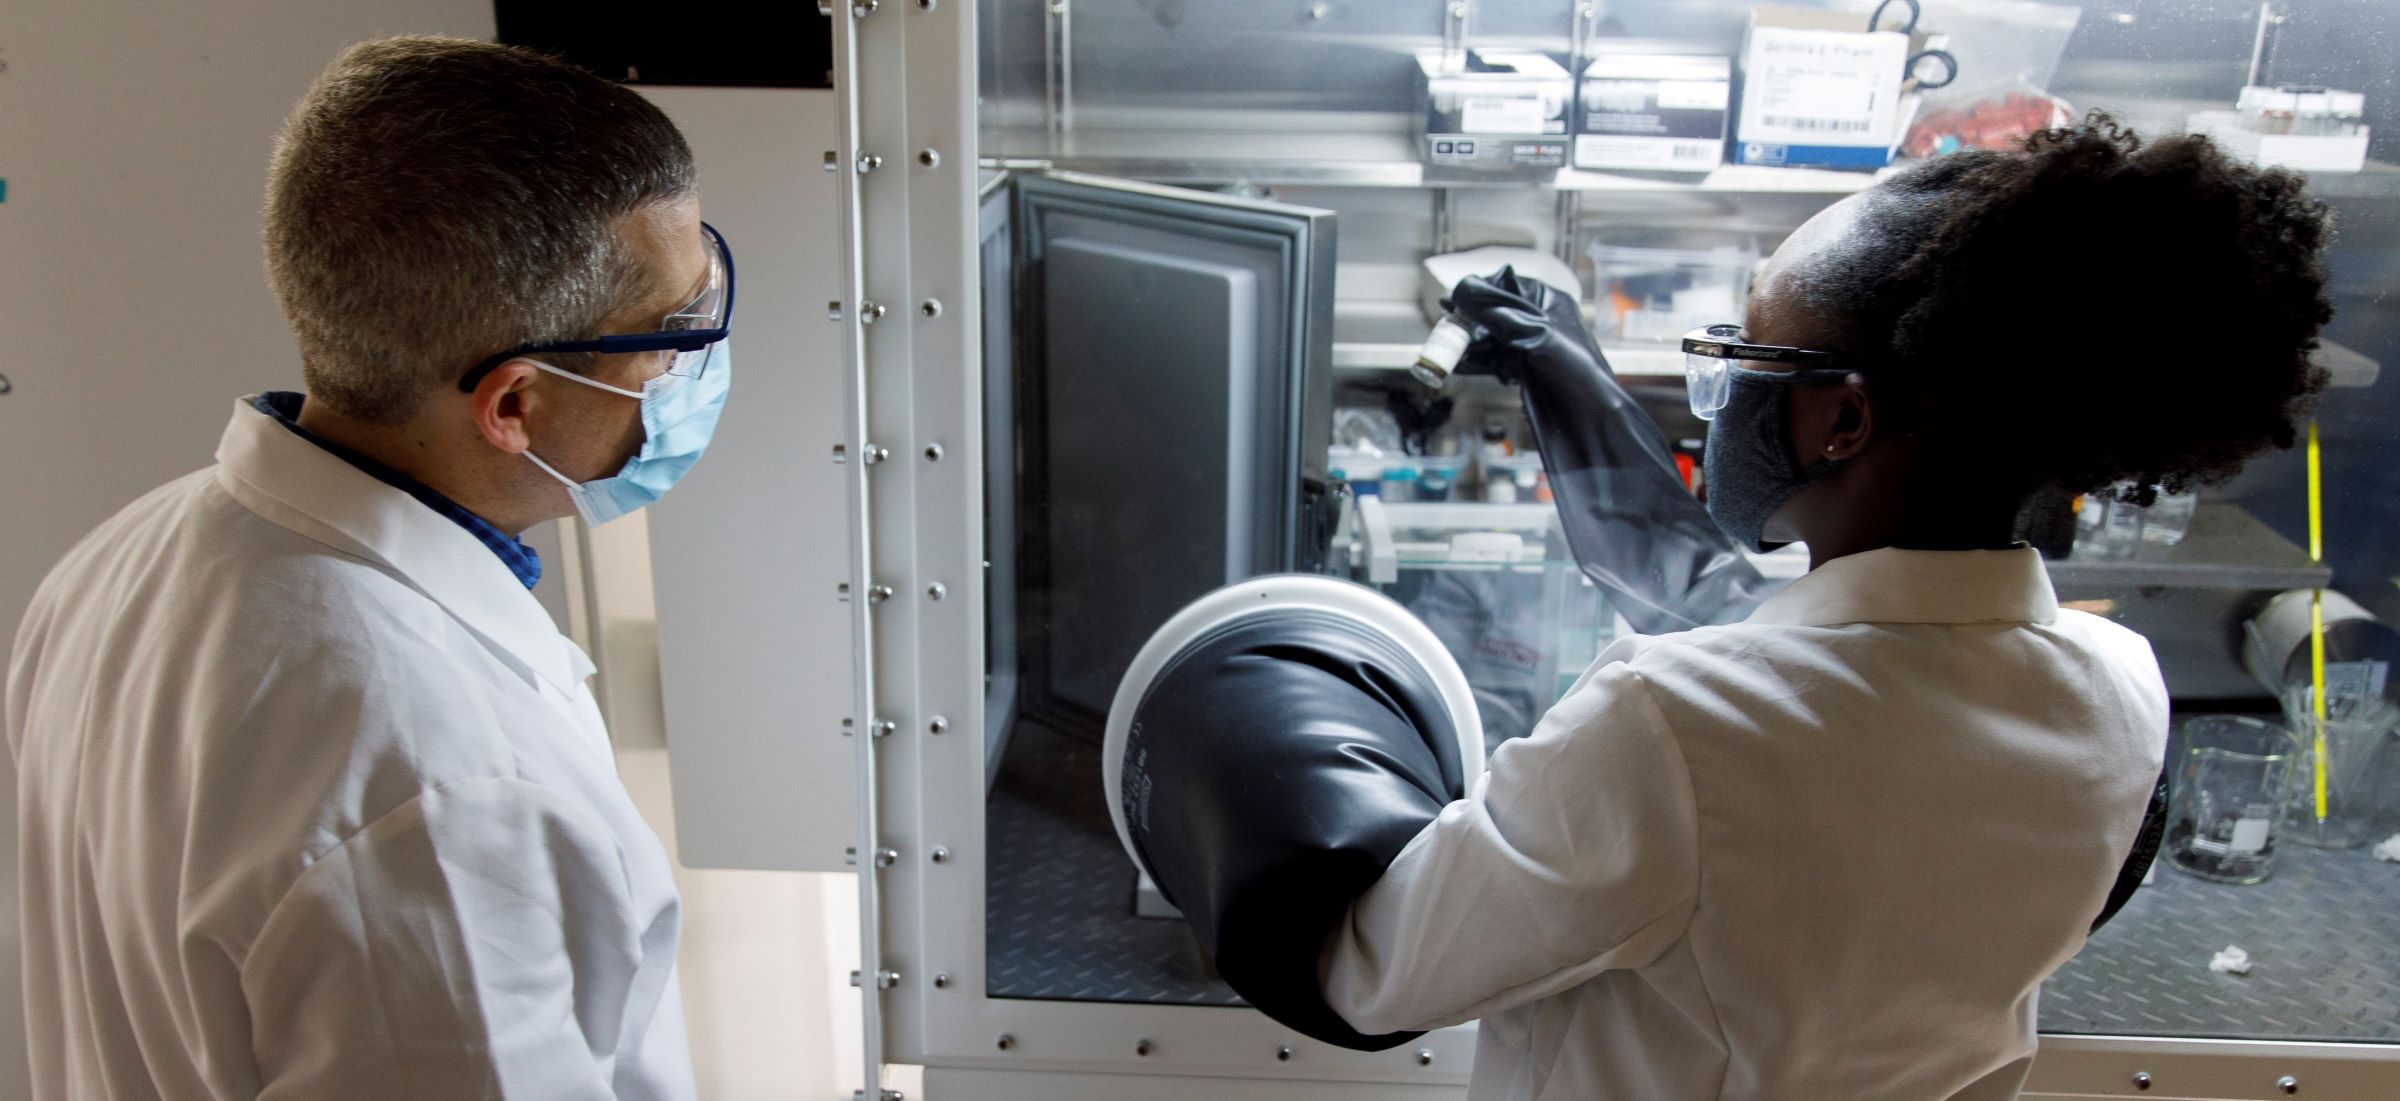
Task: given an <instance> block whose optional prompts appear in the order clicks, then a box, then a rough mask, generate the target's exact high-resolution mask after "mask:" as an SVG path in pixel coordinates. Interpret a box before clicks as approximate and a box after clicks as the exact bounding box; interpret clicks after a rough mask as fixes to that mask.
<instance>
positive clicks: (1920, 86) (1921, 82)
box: [1867, 0, 1958, 92]
mask: <svg viewBox="0 0 2400 1101" xmlns="http://www.w3.org/2000/svg"><path fill="white" fill-rule="evenodd" d="M1894 4H1905V5H1907V6H1908V25H1907V26H1905V27H1902V28H1900V30H1899V33H1901V34H1915V33H1917V20H1918V19H1919V18H1920V17H1922V16H1923V15H1924V14H1925V9H1924V8H1923V7H1921V6H1919V5H1918V3H1917V0H1883V3H1880V4H1877V5H1875V14H1873V15H1870V16H1868V17H1867V33H1868V34H1873V33H1875V32H1876V31H1877V30H1878V29H1880V27H1881V24H1882V23H1883V13H1884V12H1886V11H1889V10H1891V7H1892V5H1894ZM1926 61H1934V62H1939V63H1940V64H1941V66H1942V78H1941V79H1940V80H1927V79H1925V78H1923V77H1921V76H1918V75H1917V68H1918V65H1919V64H1920V63H1922V62H1926ZM1900 71H1901V72H1902V73H1903V74H1906V76H1907V78H1908V79H1910V80H1913V81H1916V84H1917V90H1918V91H1921V92H1922V91H1931V90H1932V89H1935V88H1947V87H1949V86H1950V82H1951V81H1954V80H1957V79H1958V59H1957V58H1956V57H1953V56H1951V55H1950V51H1948V50H1919V51H1917V52H1916V53H1913V54H1910V55H1908V60H1907V61H1904V62H1902V63H1901V65H1900Z"/></svg>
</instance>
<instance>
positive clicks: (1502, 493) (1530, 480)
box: [1483, 451, 1543, 504]
mask: <svg viewBox="0 0 2400 1101" xmlns="http://www.w3.org/2000/svg"><path fill="white" fill-rule="evenodd" d="M1542 488H1543V487H1542V456H1541V453H1540V452H1538V451H1520V452H1517V453H1516V454H1513V455H1494V454H1490V453H1486V454H1485V455H1484V456H1483V499H1484V500H1486V501H1491V502H1494V503H1496V504H1514V503H1519V502H1530V501H1539V500H1542V499H1543V495H1542Z"/></svg>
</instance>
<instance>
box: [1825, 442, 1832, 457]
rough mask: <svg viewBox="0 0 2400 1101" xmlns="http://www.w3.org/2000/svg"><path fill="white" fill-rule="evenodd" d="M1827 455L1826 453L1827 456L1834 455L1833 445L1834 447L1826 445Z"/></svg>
mask: <svg viewBox="0 0 2400 1101" xmlns="http://www.w3.org/2000/svg"><path fill="white" fill-rule="evenodd" d="M1825 453H1826V454H1828V455H1831V454H1833V445H1832V444H1826V445H1825Z"/></svg>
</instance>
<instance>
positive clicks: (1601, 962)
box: [1321, 664, 1700, 1035]
mask: <svg viewBox="0 0 2400 1101" xmlns="http://www.w3.org/2000/svg"><path fill="white" fill-rule="evenodd" d="M1697 834H1698V822H1697V818H1696V812H1695V809H1694V800H1693V795H1692V785H1691V777H1690V774H1689V772H1688V771H1687V770H1686V768H1685V765H1684V759H1683V754H1682V752H1681V750H1680V749H1679V748H1678V747H1677V745H1676V742H1675V739H1674V737H1673V735H1672V733H1671V732H1670V731H1669V730H1668V727H1667V723H1666V720H1665V718H1664V717H1663V716H1662V715H1661V714H1660V712H1659V709H1658V707H1657V705H1656V704H1655V703H1654V702H1653V701H1652V699H1651V697H1650V693H1649V689H1648V688H1647V687H1646V686H1645V685H1644V684H1643V682H1642V679H1641V678H1640V677H1639V676H1638V675H1636V674H1635V673H1634V672H1633V671H1632V670H1631V669H1629V668H1628V667H1626V666H1624V665H1622V664H1616V665H1610V666H1607V667H1604V668H1601V669H1598V670H1595V671H1594V672H1593V673H1592V675H1590V676H1589V677H1587V678H1586V679H1585V680H1584V682H1583V683H1582V684H1580V685H1578V686H1577V687H1576V688H1575V690H1574V691H1572V692H1570V693H1569V694H1568V695H1567V696H1566V698H1564V699H1561V700H1560V701H1559V702H1558V704H1557V706H1555V707H1553V708H1551V709H1550V712H1549V714H1548V715H1546V716H1544V717H1543V719H1542V721H1541V723H1540V724H1539V725H1537V726H1536V727H1535V728H1534V730H1533V732H1532V733H1531V734H1529V735H1527V736H1526V737H1523V738H1519V739H1516V740H1513V741H1510V742H1507V743H1504V744H1503V745H1502V746H1501V747H1500V749H1499V751H1498V752H1497V753H1495V754H1493V756H1492V760H1491V766H1490V768H1489V770H1488V771H1487V772H1486V773H1485V774H1484V776H1483V778H1482V779H1481V780H1480V781H1478V783H1477V784H1476V787H1475V790H1474V791H1472V792H1470V793H1469V794H1468V796H1467V798H1465V799H1461V800H1459V801H1457V802H1454V803H1452V804H1450V805H1449V806H1448V807H1446V808H1444V809H1443V810H1442V813H1441V815H1440V816H1439V817H1438V818H1436V819H1435V820H1434V822H1433V824H1432V825H1430V826H1427V827H1426V828H1425V830H1424V831H1423V832H1422V833H1419V834H1418V835H1417V836H1416V837H1415V838H1414V839H1413V840H1411V841H1410V842H1409V843H1408V846H1407V847H1406V848H1404V849H1402V850H1401V851H1400V855H1399V856H1398V857H1397V858H1395V859H1394V860H1393V861H1392V865H1391V867H1390V868H1389V869H1388V870H1386V871H1385V872H1384V874H1383V878H1381V879H1379V880H1377V881H1376V883H1375V884H1374V886H1372V887H1370V888H1368V889H1367V892H1366V893H1365V894H1363V895H1361V896H1360V897H1359V899H1358V901H1357V902H1356V903H1355V904H1353V905H1352V907H1351V909H1350V914H1349V917H1348V919H1347V920H1346V921H1344V922H1343V923H1342V924H1341V925H1339V926H1338V927H1337V928H1336V929H1335V931H1334V933H1333V934H1332V936H1331V937H1330V938H1328V941H1327V944H1326V948H1325V954H1324V957H1323V960H1322V961H1321V968H1322V971H1323V979H1324V987H1325V996H1326V1002H1327V1004H1329V1005H1331V1006H1332V1007H1333V1009H1334V1011H1335V1012H1337V1013H1339V1014H1341V1016H1342V1018H1343V1019H1344V1020H1346V1021H1348V1022H1349V1023H1350V1026H1351V1027H1352V1028H1355V1029H1357V1030H1358V1031H1360V1032H1363V1033H1366V1034H1368V1035H1378V1034H1382V1033H1387V1032H1397V1031H1404V1030H1414V1029H1431V1028H1441V1027H1445V1026H1448V1025H1453V1024H1457V1023H1459V1022H1461V1021H1469V1020H1474V1019H1476V1018H1479V1017H1483V1016H1486V1015H1489V1014H1492V1013H1496V1012H1499V1011H1501V1010H1504V1009H1508V1008H1510V1007H1513V1006H1516V1005H1519V1004H1522V1003H1524V1002H1527V1001H1531V1000H1533V999H1535V998H1541V997H1546V996H1548V995H1550V994H1554V993H1557V992H1559V991H1562V990H1566V989H1568V988H1571V987H1573V986H1576V985H1578V984H1580V983H1582V982H1584V981H1586V980H1588V979H1590V978H1591V977H1593V976H1594V975H1597V974H1599V973H1600V972H1602V971H1606V970H1610V969H1616V968H1631V967H1640V966H1643V965H1645V964H1647V963H1650V962H1652V961H1654V960H1656V959H1657V958H1658V957H1659V956H1660V955H1661V954H1662V953H1664V952H1665V951H1666V949H1667V948H1669V947H1671V946H1672V945H1673V944H1674V943H1675V942H1676V941H1677V940H1678V939H1680V938H1681V937H1682V936H1683V933H1684V930H1685V928H1686V926H1687V925H1688V924H1689V923H1690V919H1691V914H1692V908H1693V905H1694V900H1695V899H1696V898H1697V895H1698V889H1699V876H1700V873H1699V842H1698V839H1697Z"/></svg>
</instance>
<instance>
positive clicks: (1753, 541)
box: [1701, 367, 1849, 551]
mask: <svg viewBox="0 0 2400 1101" xmlns="http://www.w3.org/2000/svg"><path fill="white" fill-rule="evenodd" d="M1847 377H1849V372H1847V371H1837V370H1832V369H1829V368H1828V369H1821V370H1810V371H1750V370H1744V369H1742V368H1739V367H1736V368H1733V369H1732V371H1731V381H1732V384H1733V385H1732V392H1731V393H1730V394H1728V395H1727V397H1726V401H1725V407H1724V408H1723V409H1719V410H1717V415H1716V418H1715V419H1714V420H1711V421H1709V422H1708V450H1707V453H1706V454H1705V455H1704V456H1703V457H1702V459H1703V461H1702V467H1701V469H1702V470H1703V471H1704V472H1705V473H1706V475H1707V478H1708V515H1709V518H1710V519H1713V520H1715V521H1716V522H1717V526H1718V527H1721V528H1724V529H1725V534H1727V535H1730V536H1732V537H1733V541H1734V542H1736V543H1740V544H1741V545H1743V546H1745V547H1748V548H1750V549H1751V550H1754V551H1764V550H1766V549H1767V545H1766V531H1767V520H1768V518H1769V517H1772V516H1774V515H1775V510H1776V509H1779V508H1782V507H1783V503H1784V502H1785V501H1789V500H1791V499H1792V496H1793V495H1794V494H1797V493H1799V492H1800V491H1801V490H1803V489H1807V488H1808V487H1809V486H1811V485H1813V484H1815V483H1816V482H1817V481H1818V480H1820V479H1822V478H1824V477H1825V476H1826V475H1828V474H1831V473H1833V472H1834V471H1836V470H1839V469H1841V467H1842V464H1843V463H1844V462H1846V461H1847V460H1842V459H1825V460H1822V461H1820V462H1816V463H1811V464H1809V465H1808V466H1806V467H1802V466H1800V465H1799V464H1797V463H1795V462H1793V461H1792V446H1791V436H1790V434H1789V432H1788V431H1787V430H1786V428H1785V425H1784V416H1785V409H1786V407H1787V406H1788V405H1789V404H1790V402H1789V401H1788V394H1789V392H1790V390H1791V388H1792V387H1794V386H1829V385H1833V384H1835V383H1839V382H1841V381H1842V380H1843V379H1845V378H1847Z"/></svg>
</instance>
